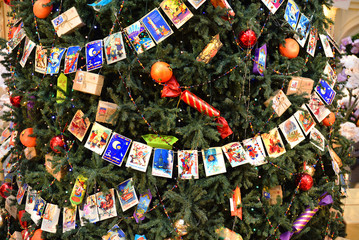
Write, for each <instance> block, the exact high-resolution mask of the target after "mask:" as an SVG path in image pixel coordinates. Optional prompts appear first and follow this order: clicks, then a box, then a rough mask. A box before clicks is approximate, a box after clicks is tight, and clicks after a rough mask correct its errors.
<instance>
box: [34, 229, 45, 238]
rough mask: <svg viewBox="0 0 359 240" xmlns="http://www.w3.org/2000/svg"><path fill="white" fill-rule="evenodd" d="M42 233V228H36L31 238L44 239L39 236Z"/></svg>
mask: <svg viewBox="0 0 359 240" xmlns="http://www.w3.org/2000/svg"><path fill="white" fill-rule="evenodd" d="M41 234H42V230H41V229H37V230H36V231H35V233H34V235H33V236H32V238H31V240H45V238H42V237H41Z"/></svg>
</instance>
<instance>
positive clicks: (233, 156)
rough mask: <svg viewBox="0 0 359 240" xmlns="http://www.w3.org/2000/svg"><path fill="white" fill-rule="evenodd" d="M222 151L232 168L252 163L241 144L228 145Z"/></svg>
mask: <svg viewBox="0 0 359 240" xmlns="http://www.w3.org/2000/svg"><path fill="white" fill-rule="evenodd" d="M222 150H223V152H224V155H226V157H227V159H228V161H229V163H230V164H231V166H232V167H237V166H240V165H243V164H246V163H251V160H250V157H249V156H248V153H247V152H246V151H245V150H244V148H243V147H242V145H241V144H240V143H239V142H232V143H228V144H226V145H224V146H223V147H222Z"/></svg>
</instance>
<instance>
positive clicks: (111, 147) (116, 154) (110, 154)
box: [102, 132, 132, 167]
mask: <svg viewBox="0 0 359 240" xmlns="http://www.w3.org/2000/svg"><path fill="white" fill-rule="evenodd" d="M131 142H132V140H131V139H129V138H127V137H124V136H122V135H120V134H118V133H115V132H114V133H113V134H112V136H111V139H110V141H109V143H108V145H107V148H106V150H105V153H104V154H103V156H102V158H103V159H105V160H106V161H109V162H110V163H113V164H115V165H117V166H119V167H120V166H121V165H122V162H123V159H124V158H125V156H126V153H127V151H128V149H129V148H130V146H131Z"/></svg>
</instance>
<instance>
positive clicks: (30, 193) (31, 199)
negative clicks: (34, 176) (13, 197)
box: [25, 186, 37, 214]
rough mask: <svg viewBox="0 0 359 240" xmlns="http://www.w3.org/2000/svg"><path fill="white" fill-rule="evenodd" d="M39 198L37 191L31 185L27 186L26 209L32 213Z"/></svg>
mask: <svg viewBox="0 0 359 240" xmlns="http://www.w3.org/2000/svg"><path fill="white" fill-rule="evenodd" d="M36 198H37V191H36V190H32V188H31V187H30V186H28V188H27V195H26V203H25V211H26V212H28V213H30V214H32V211H33V210H34V206H35V202H36Z"/></svg>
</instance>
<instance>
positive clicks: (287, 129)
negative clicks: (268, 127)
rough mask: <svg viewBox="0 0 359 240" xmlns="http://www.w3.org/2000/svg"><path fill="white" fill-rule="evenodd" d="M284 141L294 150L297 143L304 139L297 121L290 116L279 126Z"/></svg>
mask: <svg viewBox="0 0 359 240" xmlns="http://www.w3.org/2000/svg"><path fill="white" fill-rule="evenodd" d="M279 128H280V130H281V131H282V133H283V135H284V137H285V139H286V140H287V142H288V143H289V145H290V147H291V148H294V147H295V146H296V145H297V144H298V143H300V142H301V141H303V140H304V139H305V136H304V135H303V133H302V130H301V129H300V127H299V125H298V123H297V121H296V120H295V117H294V116H291V117H290V118H288V119H287V120H286V121H284V122H283V123H281V124H280V125H279Z"/></svg>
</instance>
